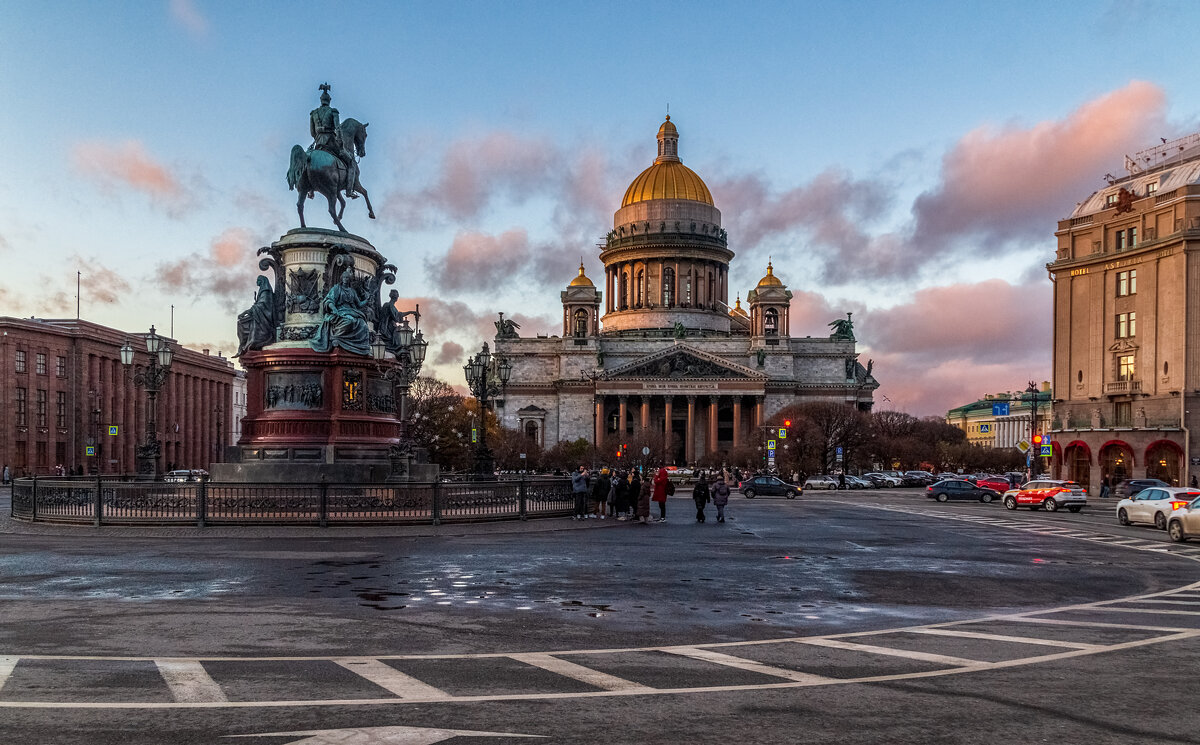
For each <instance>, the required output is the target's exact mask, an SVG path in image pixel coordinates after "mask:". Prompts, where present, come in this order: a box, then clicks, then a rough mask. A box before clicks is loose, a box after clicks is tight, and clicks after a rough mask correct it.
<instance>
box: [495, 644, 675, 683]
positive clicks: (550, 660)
mask: <svg viewBox="0 0 1200 745" xmlns="http://www.w3.org/2000/svg"><path fill="white" fill-rule="evenodd" d="M509 657H512V658H513V659H514V660H517V661H518V662H524V663H525V664H526V665H533V666H534V667H539V668H541V669H543V670H549V671H550V672H552V673H556V674H558V675H562V676H563V677H566V678H573V679H575V680H578V681H580V682H582V683H587V684H588V685H590V686H595V687H597V688H601V689H603V690H605V691H613V692H616V691H622V692H629V691H641V692H645V691H653V690H655V689H654V688H651V687H650V686H644V685H642V684H641V683H635V682H633V681H632V680H625V679H624V678H618V677H617V676H615V675H609V674H608V673H602V672H600V671H599V670H593V669H592V668H590V667H584V666H583V665H576V664H575V663H574V662H568V661H567V660H563V659H559V658H558V657H555V656H553V655H550V654H543V653H540V652H529V653H523V654H513V655H509Z"/></svg>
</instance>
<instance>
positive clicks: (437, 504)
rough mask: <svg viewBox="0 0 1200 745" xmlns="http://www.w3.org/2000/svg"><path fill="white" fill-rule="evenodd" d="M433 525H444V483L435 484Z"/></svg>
mask: <svg viewBox="0 0 1200 745" xmlns="http://www.w3.org/2000/svg"><path fill="white" fill-rule="evenodd" d="M433 524H434V525H441V524H442V482H441V481H435V482H433Z"/></svg>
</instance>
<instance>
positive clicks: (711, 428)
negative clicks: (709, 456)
mask: <svg viewBox="0 0 1200 745" xmlns="http://www.w3.org/2000/svg"><path fill="white" fill-rule="evenodd" d="M720 403H721V397H720V396H709V397H708V437H707V438H705V439H706V440H708V442H706V443H704V445H705V447H704V449H705V451H707V452H709V453H715V452H717V407H718V406H719V405H720Z"/></svg>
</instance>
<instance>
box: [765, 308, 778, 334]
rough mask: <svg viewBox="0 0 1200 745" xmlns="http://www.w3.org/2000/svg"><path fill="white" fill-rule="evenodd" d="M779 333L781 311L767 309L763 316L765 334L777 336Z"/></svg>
mask: <svg viewBox="0 0 1200 745" xmlns="http://www.w3.org/2000/svg"><path fill="white" fill-rule="evenodd" d="M778 333H779V311H777V310H775V309H774V308H767V310H766V312H765V313H764V314H763V334H765V335H766V336H775V335H776V334H778Z"/></svg>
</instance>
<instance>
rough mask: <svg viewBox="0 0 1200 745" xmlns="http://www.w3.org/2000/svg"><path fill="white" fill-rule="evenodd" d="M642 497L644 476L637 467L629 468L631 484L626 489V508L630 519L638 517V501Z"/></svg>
mask: <svg viewBox="0 0 1200 745" xmlns="http://www.w3.org/2000/svg"><path fill="white" fill-rule="evenodd" d="M641 498H642V476H641V474H639V473H638V470H637V469H636V468H631V469H629V485H628V486H627V487H626V489H625V508H626V511H627V512H628V513H629V519H630V520H632V519H634V518H635V517H637V505H638V501H639V500H640V499H641Z"/></svg>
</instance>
